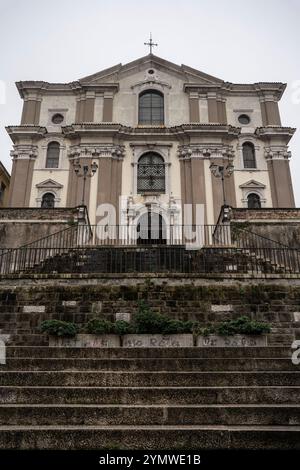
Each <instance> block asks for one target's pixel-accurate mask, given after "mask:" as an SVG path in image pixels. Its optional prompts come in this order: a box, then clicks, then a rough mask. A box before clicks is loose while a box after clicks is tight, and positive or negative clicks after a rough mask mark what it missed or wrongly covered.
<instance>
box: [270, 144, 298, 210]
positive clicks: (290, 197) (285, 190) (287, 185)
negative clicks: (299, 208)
mask: <svg viewBox="0 0 300 470" xmlns="http://www.w3.org/2000/svg"><path fill="white" fill-rule="evenodd" d="M289 156H290V153H289V152H287V151H286V152H279V151H277V152H269V153H268V156H267V165H268V172H269V179H270V187H271V188H270V189H271V196H272V202H273V206H274V207H281V208H290V207H295V199H294V193H293V186H292V179H291V172H290V165H289V160H288V158H289Z"/></svg>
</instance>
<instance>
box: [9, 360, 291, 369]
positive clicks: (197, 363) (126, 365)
mask: <svg viewBox="0 0 300 470" xmlns="http://www.w3.org/2000/svg"><path fill="white" fill-rule="evenodd" d="M295 368H296V367H295V366H294V365H293V364H292V362H291V360H290V359H284V358H280V357H279V358H276V357H274V358H253V357H250V358H237V357H232V358H222V359H220V358H205V359H203V358H202V359H199V358H169V357H168V358H161V357H158V358H123V359H121V358H111V359H102V358H76V359H74V358H37V357H33V358H17V357H14V358H8V359H7V363H6V364H4V365H0V371H3V370H44V371H47V370H149V371H151V370H155V371H158V370H184V371H189V370H195V371H196V370H198V371H226V370H227V371H244V370H245V371H247V370H248V371H255V370H264V371H277V370H295Z"/></svg>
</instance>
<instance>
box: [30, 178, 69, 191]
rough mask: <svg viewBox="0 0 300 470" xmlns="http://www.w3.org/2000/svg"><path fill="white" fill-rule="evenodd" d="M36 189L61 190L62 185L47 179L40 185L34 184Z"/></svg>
mask: <svg viewBox="0 0 300 470" xmlns="http://www.w3.org/2000/svg"><path fill="white" fill-rule="evenodd" d="M36 187H37V188H40V189H50V188H51V189H61V188H62V187H63V185H62V184H60V183H57V182H56V181H54V180H51V179H48V180H45V181H42V182H41V183H38V184H36Z"/></svg>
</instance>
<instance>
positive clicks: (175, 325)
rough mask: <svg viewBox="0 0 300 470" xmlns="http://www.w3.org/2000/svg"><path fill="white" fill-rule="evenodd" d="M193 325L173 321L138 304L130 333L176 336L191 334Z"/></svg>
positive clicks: (143, 303)
mask: <svg viewBox="0 0 300 470" xmlns="http://www.w3.org/2000/svg"><path fill="white" fill-rule="evenodd" d="M193 326H194V323H193V322H191V321H187V322H184V321H182V320H174V319H171V318H169V317H167V316H166V315H162V314H160V313H156V312H153V310H152V309H150V307H149V306H148V305H147V304H146V303H145V302H143V301H142V302H140V303H139V308H138V311H137V313H136V314H135V315H134V316H133V321H132V331H131V332H132V333H137V334H144V333H146V334H176V333H191V332H192V330H193Z"/></svg>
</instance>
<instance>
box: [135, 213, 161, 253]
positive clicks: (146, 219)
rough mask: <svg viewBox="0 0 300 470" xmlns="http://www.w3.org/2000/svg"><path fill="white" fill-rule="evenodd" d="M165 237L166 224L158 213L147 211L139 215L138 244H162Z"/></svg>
mask: <svg viewBox="0 0 300 470" xmlns="http://www.w3.org/2000/svg"><path fill="white" fill-rule="evenodd" d="M166 239H167V233H166V224H165V221H164V219H163V217H162V216H161V215H160V214H157V213H156V212H151V211H149V212H147V213H146V214H143V215H142V216H141V217H140V219H139V222H138V225H137V243H138V245H163V244H165V243H166V241H167V240H166Z"/></svg>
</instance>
